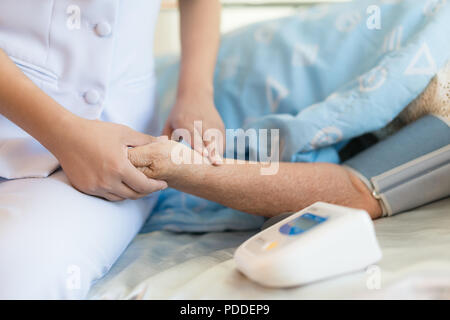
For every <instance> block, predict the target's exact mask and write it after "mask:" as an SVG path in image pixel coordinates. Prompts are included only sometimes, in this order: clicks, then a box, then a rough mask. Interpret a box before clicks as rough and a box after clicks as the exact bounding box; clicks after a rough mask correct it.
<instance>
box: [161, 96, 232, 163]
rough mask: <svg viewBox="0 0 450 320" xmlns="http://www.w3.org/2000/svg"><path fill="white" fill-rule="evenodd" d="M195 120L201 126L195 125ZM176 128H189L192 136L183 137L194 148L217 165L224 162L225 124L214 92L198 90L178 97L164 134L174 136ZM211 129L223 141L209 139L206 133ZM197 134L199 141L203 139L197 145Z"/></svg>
mask: <svg viewBox="0 0 450 320" xmlns="http://www.w3.org/2000/svg"><path fill="white" fill-rule="evenodd" d="M194 122H195V123H196V124H200V126H194ZM176 129H187V130H188V132H189V134H190V137H189V138H186V137H183V139H184V140H185V141H190V144H191V146H192V148H193V149H195V150H196V151H197V152H199V153H202V154H203V155H204V156H206V157H208V158H209V160H210V161H211V162H212V163H213V164H215V165H217V164H220V163H221V162H222V155H223V153H224V143H225V126H224V123H223V121H222V118H221V116H220V114H219V112H217V109H216V107H215V105H214V100H213V95H212V94H202V93H199V92H197V93H195V94H194V93H191V94H189V96H183V97H181V98H178V99H177V101H176V103H175V105H174V107H173V109H172V111H171V112H170V115H169V118H168V119H167V122H166V125H165V127H164V130H163V135H165V136H168V137H173V136H172V133H173V131H174V130H176ZM209 129H216V130H217V133H218V134H220V135H221V137H222V141H221V142H219V141H217V140H216V139H211V140H212V141H209V140H208V138H207V136H206V135H205V133H206V131H207V130H209ZM210 132H211V131H210ZM195 136H197V137H198V140H199V141H203V144H201V145H196V144H195V143H194V142H195V139H194V137H195Z"/></svg>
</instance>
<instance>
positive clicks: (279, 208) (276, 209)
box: [129, 141, 381, 218]
mask: <svg viewBox="0 0 450 320" xmlns="http://www.w3.org/2000/svg"><path fill="white" fill-rule="evenodd" d="M176 145H179V144H176V143H175V142H173V141H169V142H158V143H154V144H151V145H147V146H143V147H139V148H135V149H132V150H129V158H130V160H131V162H132V163H133V164H134V165H135V166H137V167H141V170H142V171H143V172H144V173H145V174H146V175H147V176H148V177H152V178H156V179H161V180H165V181H167V183H168V185H169V187H172V188H175V189H177V190H180V191H183V192H186V193H190V194H193V195H196V196H199V197H202V198H205V199H208V200H211V201H215V202H218V203H220V204H222V205H224V206H227V207H231V208H234V209H237V210H240V211H244V212H248V213H253V214H258V215H263V216H266V217H272V216H276V215H278V214H281V213H284V212H294V211H298V210H300V209H302V208H305V207H307V206H309V205H310V204H312V203H314V202H316V201H325V202H329V203H334V204H339V205H344V206H348V207H353V208H360V209H364V210H366V211H367V212H369V214H370V215H371V217H372V218H377V217H379V216H380V215H381V208H380V206H379V204H378V202H377V201H376V200H375V199H374V198H373V197H372V195H371V193H370V191H369V190H368V189H367V187H366V186H365V185H364V183H363V182H361V181H360V180H359V179H358V178H357V177H356V176H354V175H353V174H352V173H351V172H349V171H348V170H347V169H345V168H344V167H342V166H339V165H335V164H329V163H283V162H282V163H272V164H268V163H255V162H248V161H241V162H240V163H234V164H226V162H227V161H225V164H223V165H220V166H212V165H210V164H207V163H204V164H195V163H193V164H178V165H177V164H175V163H174V162H173V161H172V160H171V157H172V150H173V147H174V146H176ZM189 152H191V153H192V156H191V157H193V155H194V153H195V152H194V151H191V150H189ZM175 154H179V153H178V152H176V153H175ZM198 156H199V154H197V159H198ZM191 159H194V158H191ZM192 162H194V160H192ZM262 172H265V173H270V172H271V173H273V174H269V175H262Z"/></svg>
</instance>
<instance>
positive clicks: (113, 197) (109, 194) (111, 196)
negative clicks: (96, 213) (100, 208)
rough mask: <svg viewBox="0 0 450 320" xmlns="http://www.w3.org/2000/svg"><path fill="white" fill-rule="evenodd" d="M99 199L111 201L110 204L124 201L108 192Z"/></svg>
mask: <svg viewBox="0 0 450 320" xmlns="http://www.w3.org/2000/svg"><path fill="white" fill-rule="evenodd" d="M100 197H101V198H104V199H106V200H108V201H112V202H118V201H123V200H125V199H124V198H121V197H119V196H117V195H115V194H112V193H110V192H107V193H106V194H104V195H102V196H100Z"/></svg>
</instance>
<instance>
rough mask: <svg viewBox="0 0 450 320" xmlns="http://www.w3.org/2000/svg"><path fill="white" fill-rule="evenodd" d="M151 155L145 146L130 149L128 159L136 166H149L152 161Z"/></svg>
mask: <svg viewBox="0 0 450 320" xmlns="http://www.w3.org/2000/svg"><path fill="white" fill-rule="evenodd" d="M149 155H150V153H149V152H148V150H147V148H146V147H144V146H142V147H134V148H129V149H128V159H129V160H130V162H131V163H132V164H133V166H135V167H147V166H149V165H150V164H151V162H152V159H151V158H150V156H149Z"/></svg>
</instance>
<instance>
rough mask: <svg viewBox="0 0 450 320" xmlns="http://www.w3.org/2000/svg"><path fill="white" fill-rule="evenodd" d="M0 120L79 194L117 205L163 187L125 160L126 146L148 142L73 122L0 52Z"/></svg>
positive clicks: (122, 130)
mask: <svg viewBox="0 0 450 320" xmlns="http://www.w3.org/2000/svg"><path fill="white" fill-rule="evenodd" d="M0 114H2V115H3V116H5V117H6V118H8V119H9V120H11V121H12V122H14V123H15V124H16V125H18V126H19V127H21V128H22V129H23V130H25V131H26V132H28V134H30V135H31V136H33V137H34V138H35V139H37V140H38V141H39V142H40V143H41V144H42V145H43V146H45V147H46V148H47V149H48V150H49V151H50V152H52V153H53V155H55V157H56V158H58V160H59V163H60V164H61V167H62V168H63V170H64V172H65V173H66V175H67V177H68V179H69V181H70V182H71V184H72V185H73V186H74V187H75V188H76V189H78V190H79V191H81V192H84V193H87V194H89V195H95V196H98V197H102V198H105V199H108V200H111V201H119V200H123V199H138V198H141V197H144V196H146V195H147V194H149V193H151V192H154V191H158V190H160V189H162V188H165V187H166V186H167V185H166V183H165V182H163V181H155V180H152V179H148V178H147V177H145V176H144V175H143V174H142V173H141V172H139V171H138V170H136V168H135V167H133V165H132V164H131V163H130V162H129V161H128V158H127V152H126V150H127V148H128V146H136V145H143V144H147V143H149V142H151V141H152V139H153V137H151V136H148V135H145V134H142V133H139V132H136V131H134V130H132V129H131V128H128V127H125V126H122V125H118V124H114V123H106V122H102V121H96V120H87V119H84V118H81V117H78V116H76V115H75V114H73V113H71V112H70V111H69V110H67V109H65V108H64V107H62V106H61V105H59V104H58V103H57V102H56V101H55V100H53V99H52V98H51V97H50V96H48V95H47V94H45V93H44V91H42V90H41V89H40V88H38V87H37V86H36V85H34V83H33V82H32V81H31V80H30V79H28V78H27V77H26V76H25V74H24V73H22V71H21V70H20V69H19V68H18V67H17V66H16V65H15V63H14V62H13V61H12V60H11V59H10V58H9V57H8V56H7V55H6V54H5V52H3V51H2V50H1V49H0ZM24 156H25V157H26V154H25V155H24Z"/></svg>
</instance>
